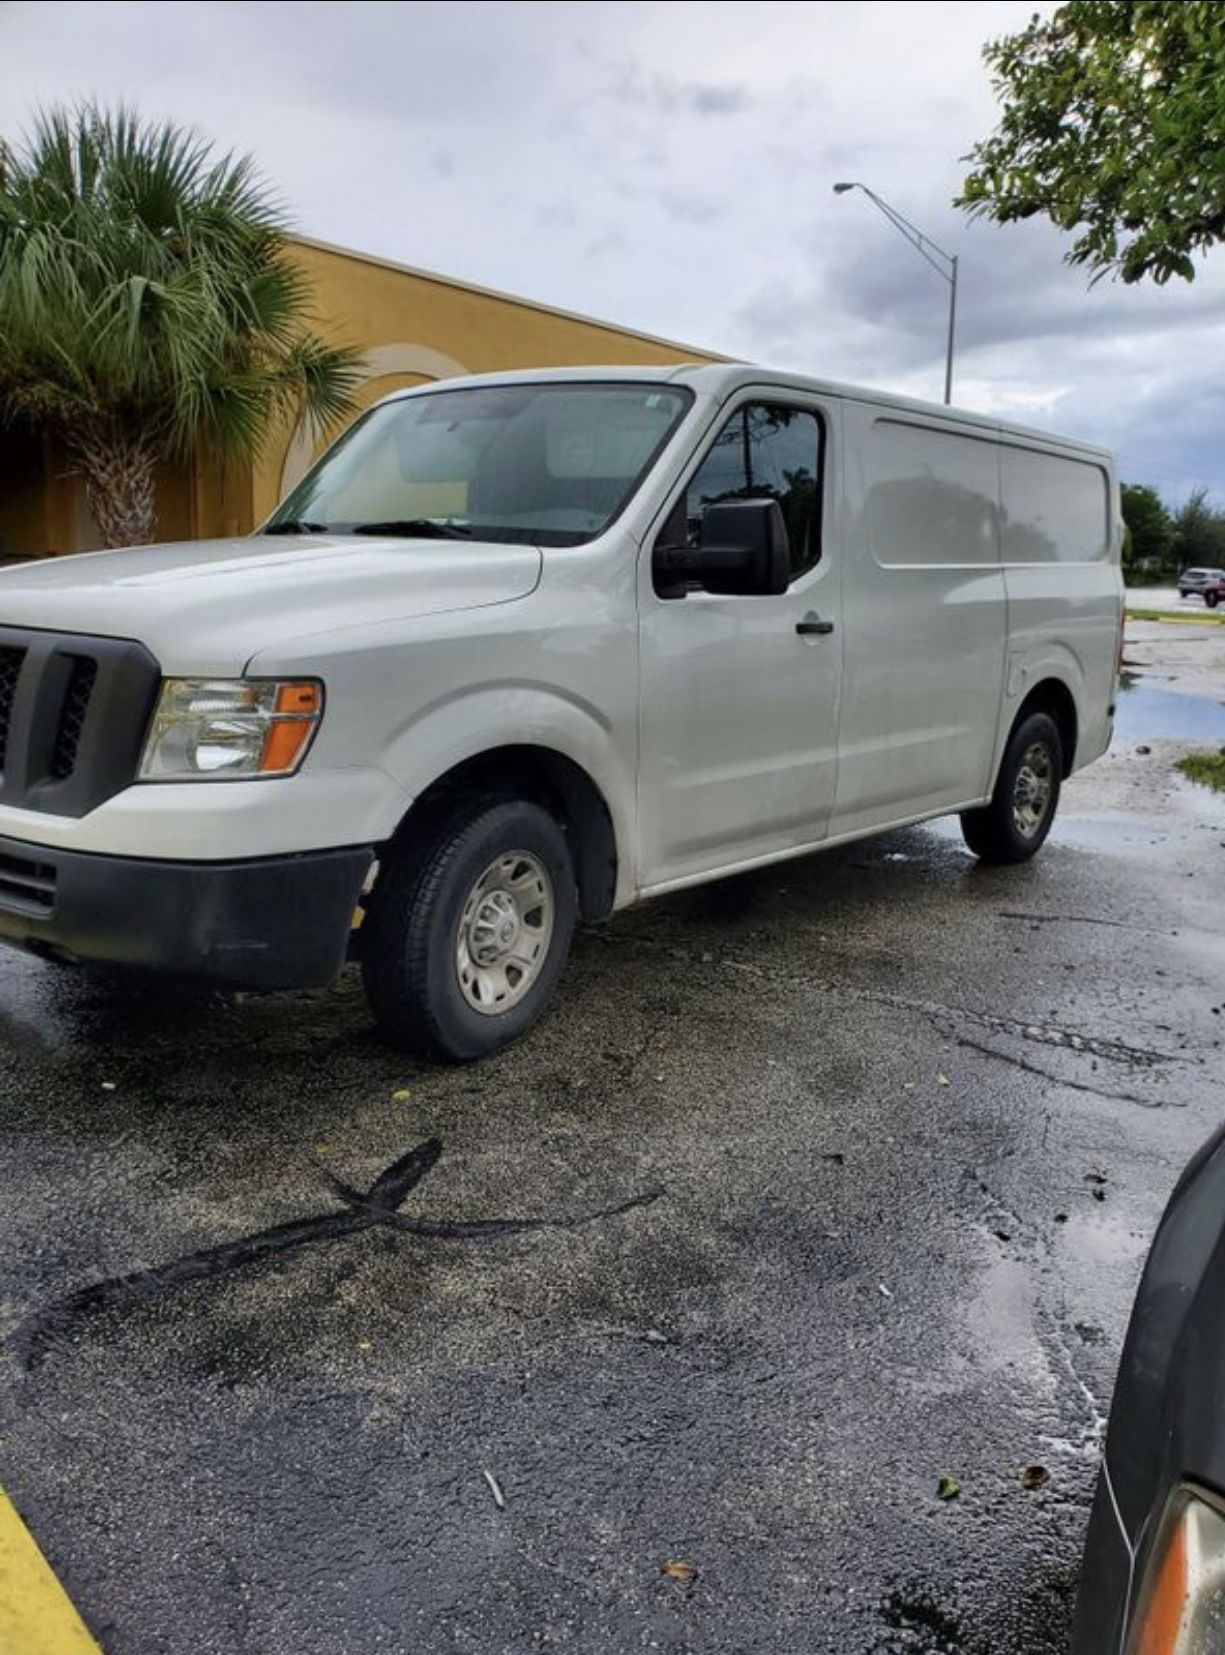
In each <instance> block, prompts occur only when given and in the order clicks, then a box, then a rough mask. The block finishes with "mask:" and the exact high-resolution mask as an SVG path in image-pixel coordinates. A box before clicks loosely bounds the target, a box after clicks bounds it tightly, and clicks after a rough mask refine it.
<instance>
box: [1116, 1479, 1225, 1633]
mask: <svg viewBox="0 0 1225 1655" xmlns="http://www.w3.org/2000/svg"><path fill="white" fill-rule="evenodd" d="M1223 1625H1225V1517H1223V1516H1222V1515H1221V1512H1220V1510H1219V1509H1218V1504H1217V1502H1216V1501H1215V1499H1206V1498H1205V1497H1204V1496H1203V1495H1201V1494H1199V1493H1198V1492H1197V1491H1196V1490H1195V1489H1190V1488H1181V1489H1179V1490H1178V1492H1177V1494H1176V1495H1175V1496H1174V1498H1173V1500H1172V1501H1171V1503H1170V1507H1169V1509H1168V1511H1167V1512H1166V1515H1165V1518H1164V1520H1163V1522H1162V1525H1161V1532H1160V1534H1159V1535H1158V1537H1157V1544H1156V1546H1155V1547H1154V1548H1153V1555H1152V1559H1151V1561H1150V1563H1149V1566H1148V1570H1147V1572H1146V1576H1145V1579H1144V1581H1143V1583H1142V1584H1141V1587H1140V1594H1139V1599H1138V1613H1137V1615H1136V1618H1135V1621H1134V1622H1133V1625H1132V1631H1131V1636H1130V1638H1129V1639H1128V1641H1127V1655H1199V1652H1200V1651H1201V1650H1202V1651H1207V1650H1211V1649H1219V1648H1220V1647H1221V1628H1222V1626H1223Z"/></svg>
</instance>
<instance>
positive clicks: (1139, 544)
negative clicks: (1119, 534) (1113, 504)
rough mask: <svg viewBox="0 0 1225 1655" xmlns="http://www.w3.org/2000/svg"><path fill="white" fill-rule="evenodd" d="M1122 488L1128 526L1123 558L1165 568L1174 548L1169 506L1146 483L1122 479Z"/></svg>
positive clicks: (1125, 519)
mask: <svg viewBox="0 0 1225 1655" xmlns="http://www.w3.org/2000/svg"><path fill="white" fill-rule="evenodd" d="M1121 492H1122V496H1123V522H1124V523H1125V524H1126V527H1127V550H1126V552H1125V554H1124V561H1125V562H1126V563H1127V564H1129V565H1132V566H1135V567H1138V568H1154V569H1162V568H1164V567H1165V566H1166V565H1167V564H1168V563H1169V561H1170V558H1171V556H1172V554H1173V550H1174V520H1173V518H1172V517H1171V516H1170V512H1169V508H1168V507H1167V506H1166V504H1165V501H1164V500H1163V499H1162V498H1161V496H1160V495H1159V494H1158V493H1157V490H1156V489H1155V488H1151V487H1150V486H1149V485H1148V484H1147V483H1124V484H1123V487H1122V491H1121Z"/></svg>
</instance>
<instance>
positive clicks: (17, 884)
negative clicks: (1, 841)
mask: <svg viewBox="0 0 1225 1655" xmlns="http://www.w3.org/2000/svg"><path fill="white" fill-rule="evenodd" d="M54 902H55V869H54V868H52V867H50V866H49V865H48V864H47V863H46V862H34V861H27V859H26V858H25V857H24V856H0V903H3V904H5V906H6V907H17V908H26V909H33V910H35V911H36V912H38V913H40V914H49V913H50V912H51V908H52V905H53V903H54Z"/></svg>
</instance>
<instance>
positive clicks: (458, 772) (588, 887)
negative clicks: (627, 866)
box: [394, 746, 617, 919]
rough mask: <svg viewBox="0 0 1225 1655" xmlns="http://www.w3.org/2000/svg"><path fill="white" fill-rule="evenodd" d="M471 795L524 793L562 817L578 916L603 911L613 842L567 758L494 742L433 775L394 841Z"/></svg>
mask: <svg viewBox="0 0 1225 1655" xmlns="http://www.w3.org/2000/svg"><path fill="white" fill-rule="evenodd" d="M473 796H479V797H485V798H490V799H497V798H516V799H530V800H532V801H533V803H535V804H539V805H542V806H543V807H544V808H545V809H546V810H548V811H549V812H550V813H551V814H552V815H553V816H555V817H556V818H557V821H558V822H559V823H560V824H561V827H562V829H563V831H564V832H565V835H566V839H567V840H568V842H569V845H570V854H571V856H572V858H573V859H574V873H575V880H576V882H577V885H578V897H579V911H580V912H581V914H582V916H583V918H584V919H600V918H601V917H602V916H603V915H605V914H607V913H609V912H610V911H611V909H612V905H613V897H614V895H615V893H616V889H617V841H616V835H615V833H614V832H613V825H612V817H611V815H610V814H609V810H608V806H607V805H606V804H605V803H604V797H603V795H602V794H601V792H600V790H599V788H598V787H597V786H596V784H595V783H594V782H593V781H592V779H591V777H590V776H589V775H588V774H587V772H586V771H585V770H584V769H583V768H582V766H581V765H578V764H575V762H574V760H573V759H568V758H566V757H565V756H564V755H563V754H561V753H556V752H554V751H553V750H552V749H551V748H548V747H531V746H515V747H497V748H493V749H492V750H491V751H489V752H487V753H478V754H477V755H476V757H475V758H470V759H466V760H465V761H464V762H463V763H462V764H458V765H456V766H455V768H454V769H453V770H448V771H447V772H446V774H445V775H442V776H439V778H438V779H437V781H434V782H431V784H430V786H429V787H428V788H426V790H425V792H424V793H422V794H421V796H420V798H418V799H416V800H415V801H414V802H413V805H412V808H411V809H410V810H409V812H408V814H407V815H406V816H405V818H404V820H403V821H402V822H401V823H400V826H399V827H398V828H397V829H396V834H395V841H394V842H395V843H396V844H397V845H401V844H403V843H404V842H405V841H409V842H411V841H412V840H413V839H414V838H416V837H418V836H419V835H421V834H422V833H425V832H429V831H431V830H432V828H433V825H434V824H435V823H436V822H437V821H438V819H439V817H440V816H442V815H445V814H446V813H448V812H450V811H452V810H454V809H455V808H456V807H457V806H458V805H459V804H460V803H461V802H463V801H464V800H466V799H470V798H472V797H473Z"/></svg>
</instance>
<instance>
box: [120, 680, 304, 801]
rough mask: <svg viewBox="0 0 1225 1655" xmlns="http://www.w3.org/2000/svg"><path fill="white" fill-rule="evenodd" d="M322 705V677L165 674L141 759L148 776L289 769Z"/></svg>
mask: <svg viewBox="0 0 1225 1655" xmlns="http://www.w3.org/2000/svg"><path fill="white" fill-rule="evenodd" d="M322 713H323V685H322V684H320V683H319V682H318V681H317V680H316V679H311V678H307V679H292V680H284V679H275V678H166V679H163V681H162V689H161V694H160V695H159V696H158V701H157V706H156V707H155V708H154V711H153V718H152V721H151V723H150V725H149V734H148V736H147V737H146V738H145V749H144V752H143V753H142V754H141V759H140V778H141V780H142V781H226V780H230V779H235V780H241V779H243V778H249V777H253V776H290V775H292V774H293V772H294V771H295V770H296V769H297V768H298V766H299V765H300V764H301V763H302V760H303V759H304V758H305V757H306V750H307V748H308V747H309V746H310V744H311V738H312V737H313V736H314V733H315V731H316V729H317V728H318V727H319V719H320V717H321V716H322Z"/></svg>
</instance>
